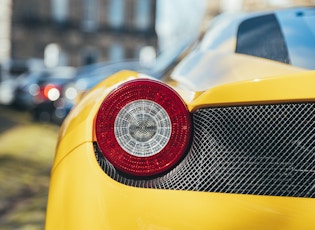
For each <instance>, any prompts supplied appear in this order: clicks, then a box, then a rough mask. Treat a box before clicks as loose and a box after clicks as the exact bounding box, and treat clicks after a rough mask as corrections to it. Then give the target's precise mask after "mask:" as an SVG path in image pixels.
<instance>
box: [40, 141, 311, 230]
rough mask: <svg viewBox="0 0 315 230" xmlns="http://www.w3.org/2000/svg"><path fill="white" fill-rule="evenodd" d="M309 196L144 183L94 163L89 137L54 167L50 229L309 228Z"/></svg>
mask: <svg viewBox="0 0 315 230" xmlns="http://www.w3.org/2000/svg"><path fill="white" fill-rule="evenodd" d="M314 216H315V199H311V198H290V197H274V196H254V195H238V194H224V193H207V192H191V191H178V190H161V189H144V188H135V187H131V186H126V185H123V184H120V183H118V182H116V181H114V180H112V179H111V178H109V177H108V176H107V175H106V174H105V173H104V172H103V171H102V169H101V168H100V167H99V165H98V163H97V161H96V159H95V156H94V151H93V145H92V143H91V142H85V143H82V144H80V145H79V146H77V147H76V148H75V149H73V150H71V151H70V152H68V154H66V156H65V157H64V158H63V159H62V160H61V161H60V162H59V164H58V167H55V168H54V171H53V172H52V175H51V184H50V191H49V199H48V206H47V218H46V230H50V229H54V230H55V229H94V230H96V229H286V230H288V229H315V219H314Z"/></svg>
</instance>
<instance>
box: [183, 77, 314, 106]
mask: <svg viewBox="0 0 315 230" xmlns="http://www.w3.org/2000/svg"><path fill="white" fill-rule="evenodd" d="M311 100H312V101H314V100H315V71H305V72H300V73H294V74H287V75H282V76H274V77H267V78H263V77H260V78H254V79H251V80H245V81H239V82H234V83H229V84H225V85H221V86H217V87H214V88H212V89H209V90H208V91H206V92H204V93H203V94H201V95H200V96H199V97H198V98H196V99H195V100H194V101H193V102H192V103H190V104H189V108H190V110H191V111H192V110H196V109H198V108H201V107H207V106H218V105H236V104H248V103H251V104H261V103H277V102H294V101H311Z"/></svg>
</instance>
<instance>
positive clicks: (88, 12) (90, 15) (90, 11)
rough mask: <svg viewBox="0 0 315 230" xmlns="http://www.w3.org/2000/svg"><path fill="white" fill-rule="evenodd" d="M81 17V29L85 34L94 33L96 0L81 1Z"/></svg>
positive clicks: (95, 27) (96, 21)
mask: <svg viewBox="0 0 315 230" xmlns="http://www.w3.org/2000/svg"><path fill="white" fill-rule="evenodd" d="M82 1H83V15H82V19H83V20H82V29H83V31H86V32H94V31H95V30H96V29H97V27H98V8H99V6H98V0H82Z"/></svg>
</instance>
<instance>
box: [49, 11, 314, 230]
mask: <svg viewBox="0 0 315 230" xmlns="http://www.w3.org/2000/svg"><path fill="white" fill-rule="evenodd" d="M312 69H315V8H290V9H283V10H276V11H268V12H255V13H247V14H241V15H221V16H219V17H218V18H216V19H214V20H213V22H212V24H211V25H210V27H209V30H208V31H207V32H206V34H205V35H204V37H203V39H202V40H201V41H200V43H199V44H198V46H197V47H196V48H195V49H194V50H193V51H192V52H190V53H189V54H188V56H186V57H185V58H184V59H183V60H182V61H181V62H180V63H179V65H177V66H176V68H175V70H174V71H173V72H172V73H171V75H170V77H169V78H165V80H163V81H162V80H157V79H154V78H152V77H150V76H147V75H144V74H141V73H137V72H132V71H122V72H118V73H116V74H114V75H113V76H111V77H109V78H107V79H106V80H104V81H102V82H101V83H100V84H98V85H97V86H96V87H95V88H93V89H92V90H91V91H90V92H89V93H88V94H87V95H86V96H85V97H84V98H83V99H82V101H81V102H80V103H79V104H78V105H77V106H76V107H75V108H74V109H73V110H72V111H71V113H70V115H69V116H68V117H67V118H66V120H65V122H64V123H63V126H62V128H61V130H60V138H59V142H58V146H57V151H56V156H55V160H54V164H53V168H52V172H51V182H50V190H49V198H48V206H47V218H46V230H61V229H67V230H69V229H75V230H79V229H84V230H87V229H93V230H97V229H111V230H112V229H114V230H117V229H119V230H121V229H150V230H153V229H154V230H162V229H163V230H166V229H168V230H171V229H180V230H183V229H207V230H208V229H220V230H222V229H233V230H235V229H242V230H243V229H251V230H252V229H264V230H265V229H283V230H290V229H298V230H301V229H303V230H305V229H315V71H312Z"/></svg>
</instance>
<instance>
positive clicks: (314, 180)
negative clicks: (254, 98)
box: [95, 103, 315, 198]
mask: <svg viewBox="0 0 315 230" xmlns="http://www.w3.org/2000/svg"><path fill="white" fill-rule="evenodd" d="M193 121H194V138H193V142H192V146H191V149H190V151H189V152H188V154H187V156H186V158H185V159H184V160H183V161H182V162H181V163H180V164H179V165H177V166H176V168H174V169H173V170H172V171H170V172H168V173H167V174H166V175H163V176H160V177H158V178H154V179H149V180H144V179H136V178H127V177H126V176H124V175H122V174H121V173H119V172H118V171H117V170H115V168H114V167H112V166H111V165H110V163H109V162H107V161H106V159H104V157H103V155H102V153H101V152H100V151H99V150H98V148H97V145H96V143H95V149H96V156H97V159H98V162H99V164H100V165H101V167H102V168H103V170H104V171H105V172H106V173H107V174H108V175H109V176H110V177H112V178H113V179H115V180H117V181H119V182H121V183H124V184H127V185H131V186H137V187H147V188H156V189H177V190H194V191H206V192H224V193H239V194H256V195H273V196H294V197H313V198H314V197H315V104H314V103H299V104H277V105H257V106H237V107H220V108H206V109H199V110H198V111H196V112H195V113H194V114H193Z"/></svg>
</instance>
